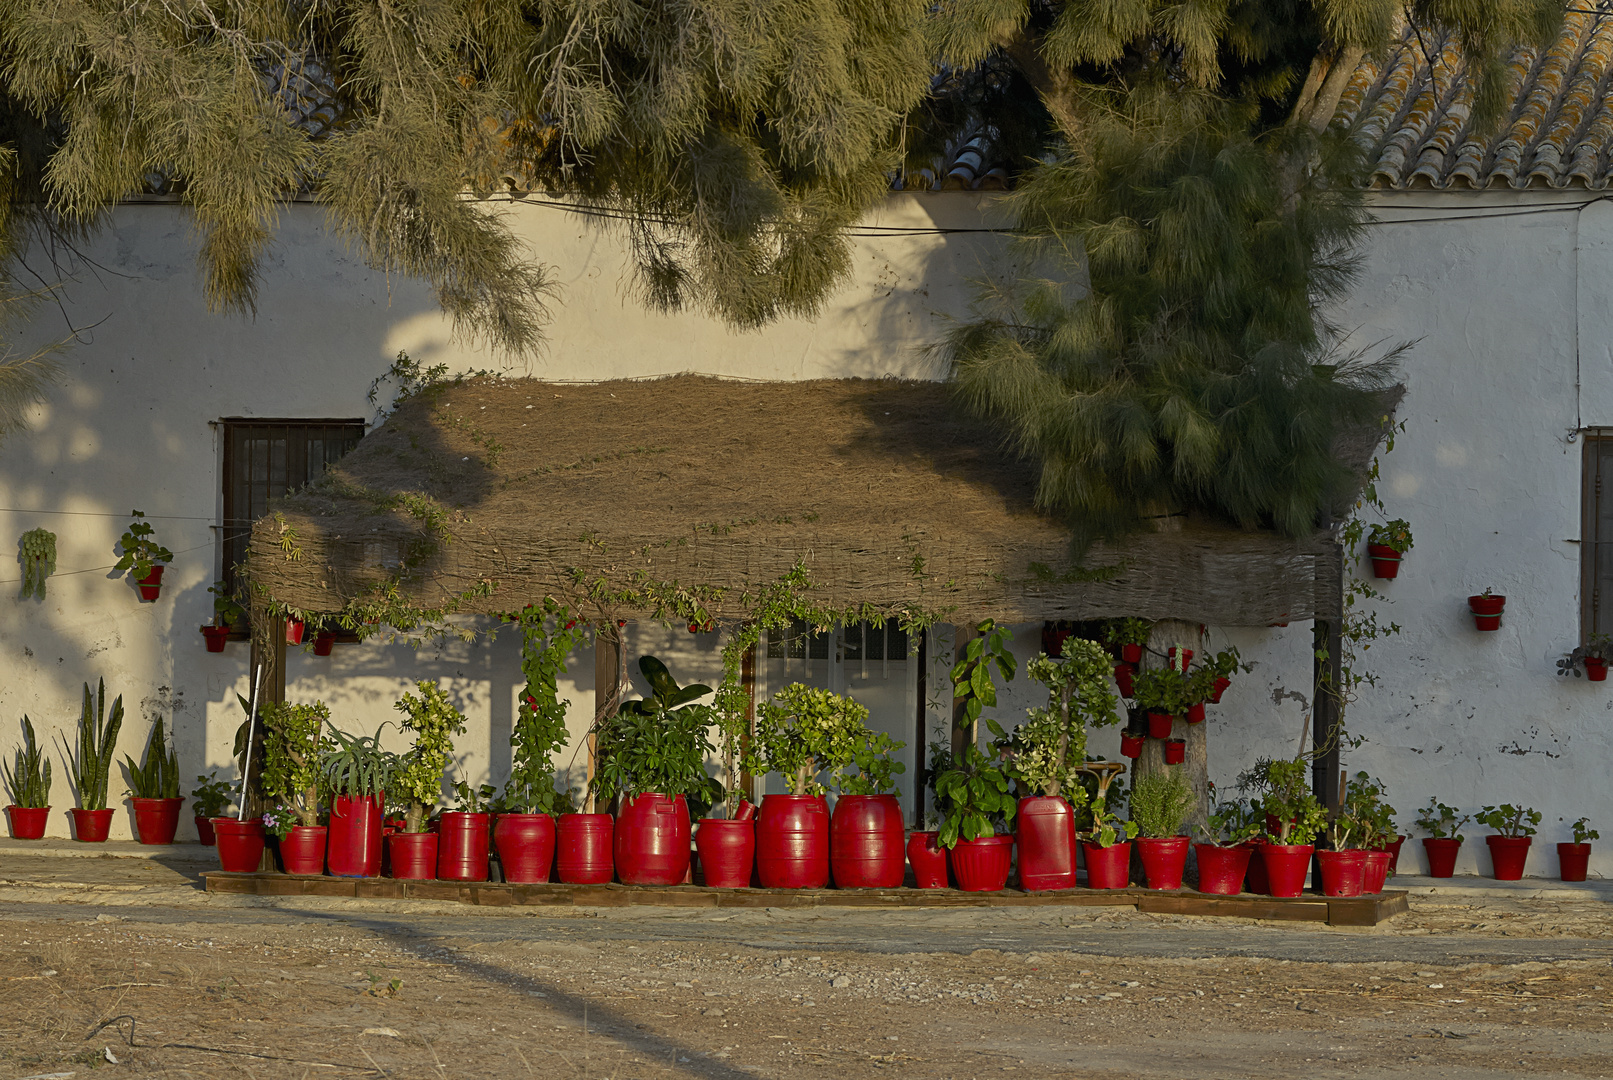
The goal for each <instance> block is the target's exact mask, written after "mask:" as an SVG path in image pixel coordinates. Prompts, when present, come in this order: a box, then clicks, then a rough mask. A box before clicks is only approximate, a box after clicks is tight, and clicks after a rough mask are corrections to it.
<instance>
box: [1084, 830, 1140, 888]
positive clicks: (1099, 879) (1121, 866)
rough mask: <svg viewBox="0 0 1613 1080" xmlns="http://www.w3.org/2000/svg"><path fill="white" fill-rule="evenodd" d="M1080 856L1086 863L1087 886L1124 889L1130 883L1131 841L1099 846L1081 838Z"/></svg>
mask: <svg viewBox="0 0 1613 1080" xmlns="http://www.w3.org/2000/svg"><path fill="white" fill-rule="evenodd" d="M1081 857H1082V858H1083V859H1085V860H1086V863H1087V888H1089V889H1124V888H1125V887H1126V886H1127V885H1128V884H1130V883H1131V841H1129V840H1122V841H1121V842H1120V843H1118V844H1111V845H1110V846H1108V847H1099V846H1098V845H1097V844H1094V843H1092V842H1091V841H1090V840H1083V841H1081Z"/></svg>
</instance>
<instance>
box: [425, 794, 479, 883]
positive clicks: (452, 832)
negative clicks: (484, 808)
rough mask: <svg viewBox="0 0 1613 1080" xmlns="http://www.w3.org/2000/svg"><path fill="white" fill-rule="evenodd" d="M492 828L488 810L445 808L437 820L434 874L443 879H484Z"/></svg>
mask: <svg viewBox="0 0 1613 1080" xmlns="http://www.w3.org/2000/svg"><path fill="white" fill-rule="evenodd" d="M491 829H492V823H491V821H489V820H488V815H487V814H472V813H468V812H466V811H464V810H444V811H443V812H442V815H441V817H440V818H439V820H438V822H437V876H438V877H439V878H441V879H442V880H443V881H486V880H487V847H488V839H489V837H490V836H491Z"/></svg>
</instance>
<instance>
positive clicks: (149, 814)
mask: <svg viewBox="0 0 1613 1080" xmlns="http://www.w3.org/2000/svg"><path fill="white" fill-rule="evenodd" d="M129 801H130V802H132V803H134V832H135V837H136V838H137V839H138V840H139V841H140V842H141V843H142V844H171V843H173V842H174V834H175V833H177V832H179V808H180V807H181V806H183V805H184V803H185V800H184V799H130V800H129Z"/></svg>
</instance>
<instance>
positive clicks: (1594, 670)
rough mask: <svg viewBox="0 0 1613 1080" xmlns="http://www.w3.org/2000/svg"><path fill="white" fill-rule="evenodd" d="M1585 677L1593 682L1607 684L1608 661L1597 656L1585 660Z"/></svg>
mask: <svg viewBox="0 0 1613 1080" xmlns="http://www.w3.org/2000/svg"><path fill="white" fill-rule="evenodd" d="M1585 677H1586V678H1587V679H1589V680H1590V681H1591V682H1607V661H1606V660H1602V659H1600V658H1598V657H1595V656H1587V657H1586V658H1585Z"/></svg>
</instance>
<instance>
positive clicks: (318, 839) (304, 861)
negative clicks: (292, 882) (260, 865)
mask: <svg viewBox="0 0 1613 1080" xmlns="http://www.w3.org/2000/svg"><path fill="white" fill-rule="evenodd" d="M326 831H327V830H326V828H325V826H323V825H293V826H292V827H291V831H290V832H288V833H287V834H286V835H285V836H283V837H281V838H280V864H281V866H283V867H285V871H286V873H288V874H303V875H307V876H313V875H317V874H323V873H324V872H325V833H326Z"/></svg>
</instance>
